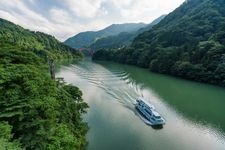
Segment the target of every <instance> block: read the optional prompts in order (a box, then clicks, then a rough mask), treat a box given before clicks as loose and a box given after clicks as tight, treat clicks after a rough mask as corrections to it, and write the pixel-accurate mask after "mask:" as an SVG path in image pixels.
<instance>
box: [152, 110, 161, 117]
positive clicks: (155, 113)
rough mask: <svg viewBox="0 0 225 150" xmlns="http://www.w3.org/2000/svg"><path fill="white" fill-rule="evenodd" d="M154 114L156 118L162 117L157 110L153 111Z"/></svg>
mask: <svg viewBox="0 0 225 150" xmlns="http://www.w3.org/2000/svg"><path fill="white" fill-rule="evenodd" d="M152 114H153V115H154V116H155V117H161V115H160V114H159V113H158V112H157V111H155V110H152Z"/></svg>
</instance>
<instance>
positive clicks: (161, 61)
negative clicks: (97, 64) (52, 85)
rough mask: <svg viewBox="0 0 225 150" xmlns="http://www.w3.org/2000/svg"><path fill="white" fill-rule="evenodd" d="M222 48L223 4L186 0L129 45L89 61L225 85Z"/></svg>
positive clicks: (100, 53)
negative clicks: (100, 61) (103, 61)
mask: <svg viewBox="0 0 225 150" xmlns="http://www.w3.org/2000/svg"><path fill="white" fill-rule="evenodd" d="M224 45H225V1H224V0H217V1H214V0H188V1H185V2H184V3H183V4H182V5H181V6H180V7H178V8H177V9H175V10H174V11H173V12H171V13H170V14H168V15H167V16H166V17H165V18H164V19H163V20H162V21H161V22H159V23H158V24H157V25H155V26H154V27H153V28H152V29H150V30H149V31H146V32H144V33H141V34H139V35H138V36H137V37H136V38H135V39H134V41H133V43H132V44H131V46H128V47H125V48H123V49H112V50H102V51H98V52H96V53H94V56H93V59H103V60H113V61H117V62H120V63H126V64H132V65H137V66H140V67H144V68H149V69H150V70H151V71H153V72H157V73H162V74H169V75H173V76H178V77H182V78H185V79H190V80H195V81H199V82H205V83H211V84H216V85H220V86H225V63H224V62H225V46H224Z"/></svg>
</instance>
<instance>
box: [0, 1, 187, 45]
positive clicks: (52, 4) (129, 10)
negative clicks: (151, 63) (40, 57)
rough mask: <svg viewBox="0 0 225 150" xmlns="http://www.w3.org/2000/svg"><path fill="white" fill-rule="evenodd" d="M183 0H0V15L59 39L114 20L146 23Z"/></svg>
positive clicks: (97, 27) (101, 26) (103, 25)
mask: <svg viewBox="0 0 225 150" xmlns="http://www.w3.org/2000/svg"><path fill="white" fill-rule="evenodd" d="M183 2H184V0H0V17H1V18H4V19H7V20H9V21H12V22H14V23H16V24H19V25H21V26H23V27H24V28H28V29H31V30H34V31H42V32H45V33H48V34H51V35H54V36H55V37H56V38H57V39H59V40H60V41H64V40H65V39H67V38H68V37H70V36H73V35H75V34H77V33H79V32H82V31H87V30H99V29H102V28H104V27H106V26H108V25H111V24H115V23H127V22H145V23H150V22H151V21H152V20H154V19H155V18H157V17H159V16H160V15H162V14H168V13H169V12H171V11H173V10H174V9H175V8H177V7H178V6H179V5H181V4H182V3H183Z"/></svg>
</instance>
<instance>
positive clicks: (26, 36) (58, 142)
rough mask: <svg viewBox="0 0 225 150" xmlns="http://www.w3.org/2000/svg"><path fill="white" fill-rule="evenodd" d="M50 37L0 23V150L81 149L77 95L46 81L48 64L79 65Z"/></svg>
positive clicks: (81, 105) (82, 130) (82, 106)
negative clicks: (64, 61) (61, 61)
mask: <svg viewBox="0 0 225 150" xmlns="http://www.w3.org/2000/svg"><path fill="white" fill-rule="evenodd" d="M81 58H82V55H81V53H80V52H78V51H76V50H75V49H72V48H70V47H68V46H65V45H64V44H62V43H60V42H59V41H58V40H56V39H55V38H54V37H52V36H50V35H46V34H44V33H40V32H31V31H29V30H26V29H23V28H22V27H20V26H18V25H15V24H13V23H11V22H8V21H6V20H3V19H0V131H1V132H0V149H5V150H18V149H46V150H48V149H49V150H53V149H57V150H71V149H82V148H83V147H84V146H85V145H86V144H87V142H86V139H85V134H86V132H87V130H88V126H87V124H86V123H85V122H83V121H82V117H81V115H82V114H83V113H85V112H86V109H87V108H88V105H87V104H86V103H85V102H84V101H83V99H82V92H81V91H80V90H79V89H78V88H77V87H74V86H71V85H66V84H65V83H64V81H63V79H56V80H52V79H51V76H50V74H49V67H48V61H57V60H59V59H81Z"/></svg>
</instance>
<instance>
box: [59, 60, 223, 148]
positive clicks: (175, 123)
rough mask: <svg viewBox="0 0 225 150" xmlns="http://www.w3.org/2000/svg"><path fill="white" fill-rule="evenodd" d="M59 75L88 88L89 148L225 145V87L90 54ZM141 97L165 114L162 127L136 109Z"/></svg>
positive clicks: (86, 94) (213, 146)
mask: <svg viewBox="0 0 225 150" xmlns="http://www.w3.org/2000/svg"><path fill="white" fill-rule="evenodd" d="M56 76H57V77H64V78H65V81H66V82H67V83H70V84H73V85H76V86H78V87H79V88H80V89H81V90H82V91H83V92H84V95H83V97H84V100H85V102H87V103H88V105H89V106H90V108H89V110H88V113H87V114H86V115H84V119H85V121H87V122H88V124H89V126H90V129H89V132H88V133H87V140H88V143H89V144H88V146H87V149H88V150H99V149H107V150H115V149H129V150H136V149H143V150H145V149H158V150H164V149H173V150H180V149H183V150H189V149H190V148H191V149H218V150H223V148H224V146H225V145H224V143H225V139H224V134H225V129H224V128H223V127H224V126H225V120H224V119H223V118H224V117H223V114H224V113H225V112H224V109H223V106H224V105H225V103H224V99H225V92H224V88H220V87H217V86H212V85H207V84H201V83H196V82H190V81H186V80H181V79H177V78H171V77H169V76H165V75H160V74H154V73H151V72H149V71H148V70H147V69H141V68H138V67H135V66H129V65H122V64H118V63H113V62H108V61H100V62H99V61H98V62H97V63H96V62H92V61H90V60H88V59H85V60H84V61H81V62H77V63H75V64H67V65H62V66H61V67H60V68H59V69H58V72H57V73H56ZM137 97H144V98H145V99H146V100H148V101H149V102H150V103H152V104H153V105H154V106H155V107H156V109H157V111H159V112H160V114H161V115H162V116H163V117H164V118H165V119H166V122H167V123H166V125H165V126H164V127H163V129H160V130H155V129H153V128H151V127H149V126H147V125H146V124H145V123H144V122H143V121H142V120H141V119H140V118H139V117H138V116H137V115H136V110H135V108H134V105H133V104H134V103H135V99H136V98H137ZM202 106H204V107H202ZM215 108H216V110H215ZM209 112H212V113H210V114H209ZM115 143H116V144H115Z"/></svg>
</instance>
